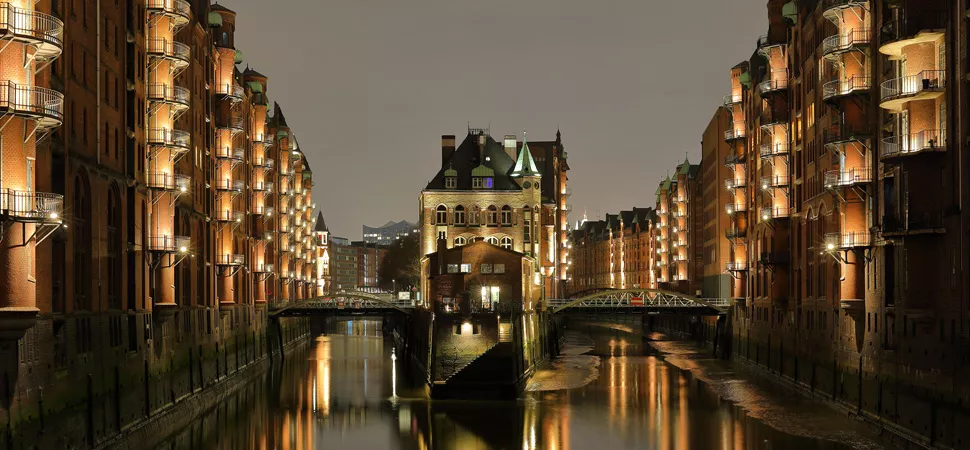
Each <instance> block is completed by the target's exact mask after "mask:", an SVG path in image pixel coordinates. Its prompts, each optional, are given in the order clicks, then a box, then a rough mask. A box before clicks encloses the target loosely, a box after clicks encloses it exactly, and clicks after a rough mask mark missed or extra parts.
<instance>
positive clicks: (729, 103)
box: [724, 94, 741, 109]
mask: <svg viewBox="0 0 970 450" xmlns="http://www.w3.org/2000/svg"><path fill="white" fill-rule="evenodd" d="M738 103H741V95H740V94H738V95H733V94H728V95H725V96H724V107H725V108H728V109H731V108H733V107H734V105H736V104H738Z"/></svg>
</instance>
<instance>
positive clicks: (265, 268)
mask: <svg viewBox="0 0 970 450" xmlns="http://www.w3.org/2000/svg"><path fill="white" fill-rule="evenodd" d="M253 272H254V273H273V265H272V264H264V263H259V264H256V265H255V266H253Z"/></svg>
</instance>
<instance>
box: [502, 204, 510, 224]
mask: <svg viewBox="0 0 970 450" xmlns="http://www.w3.org/2000/svg"><path fill="white" fill-rule="evenodd" d="M511 225H512V207H511V206H509V205H505V206H503V207H502V226H505V227H507V226H511Z"/></svg>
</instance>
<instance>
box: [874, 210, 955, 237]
mask: <svg viewBox="0 0 970 450" xmlns="http://www.w3.org/2000/svg"><path fill="white" fill-rule="evenodd" d="M902 216H903V217H902V218H900V217H896V216H895V215H892V216H885V217H883V219H882V235H883V237H886V238H902V237H906V236H916V235H932V234H944V233H946V227H945V226H944V224H943V214H940V213H929V212H924V213H912V212H909V211H905V212H904V213H903V215H902Z"/></svg>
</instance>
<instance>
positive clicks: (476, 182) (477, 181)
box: [472, 177, 482, 189]
mask: <svg viewBox="0 0 970 450" xmlns="http://www.w3.org/2000/svg"><path fill="white" fill-rule="evenodd" d="M481 188H482V179H481V177H475V178H472V189H481Z"/></svg>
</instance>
